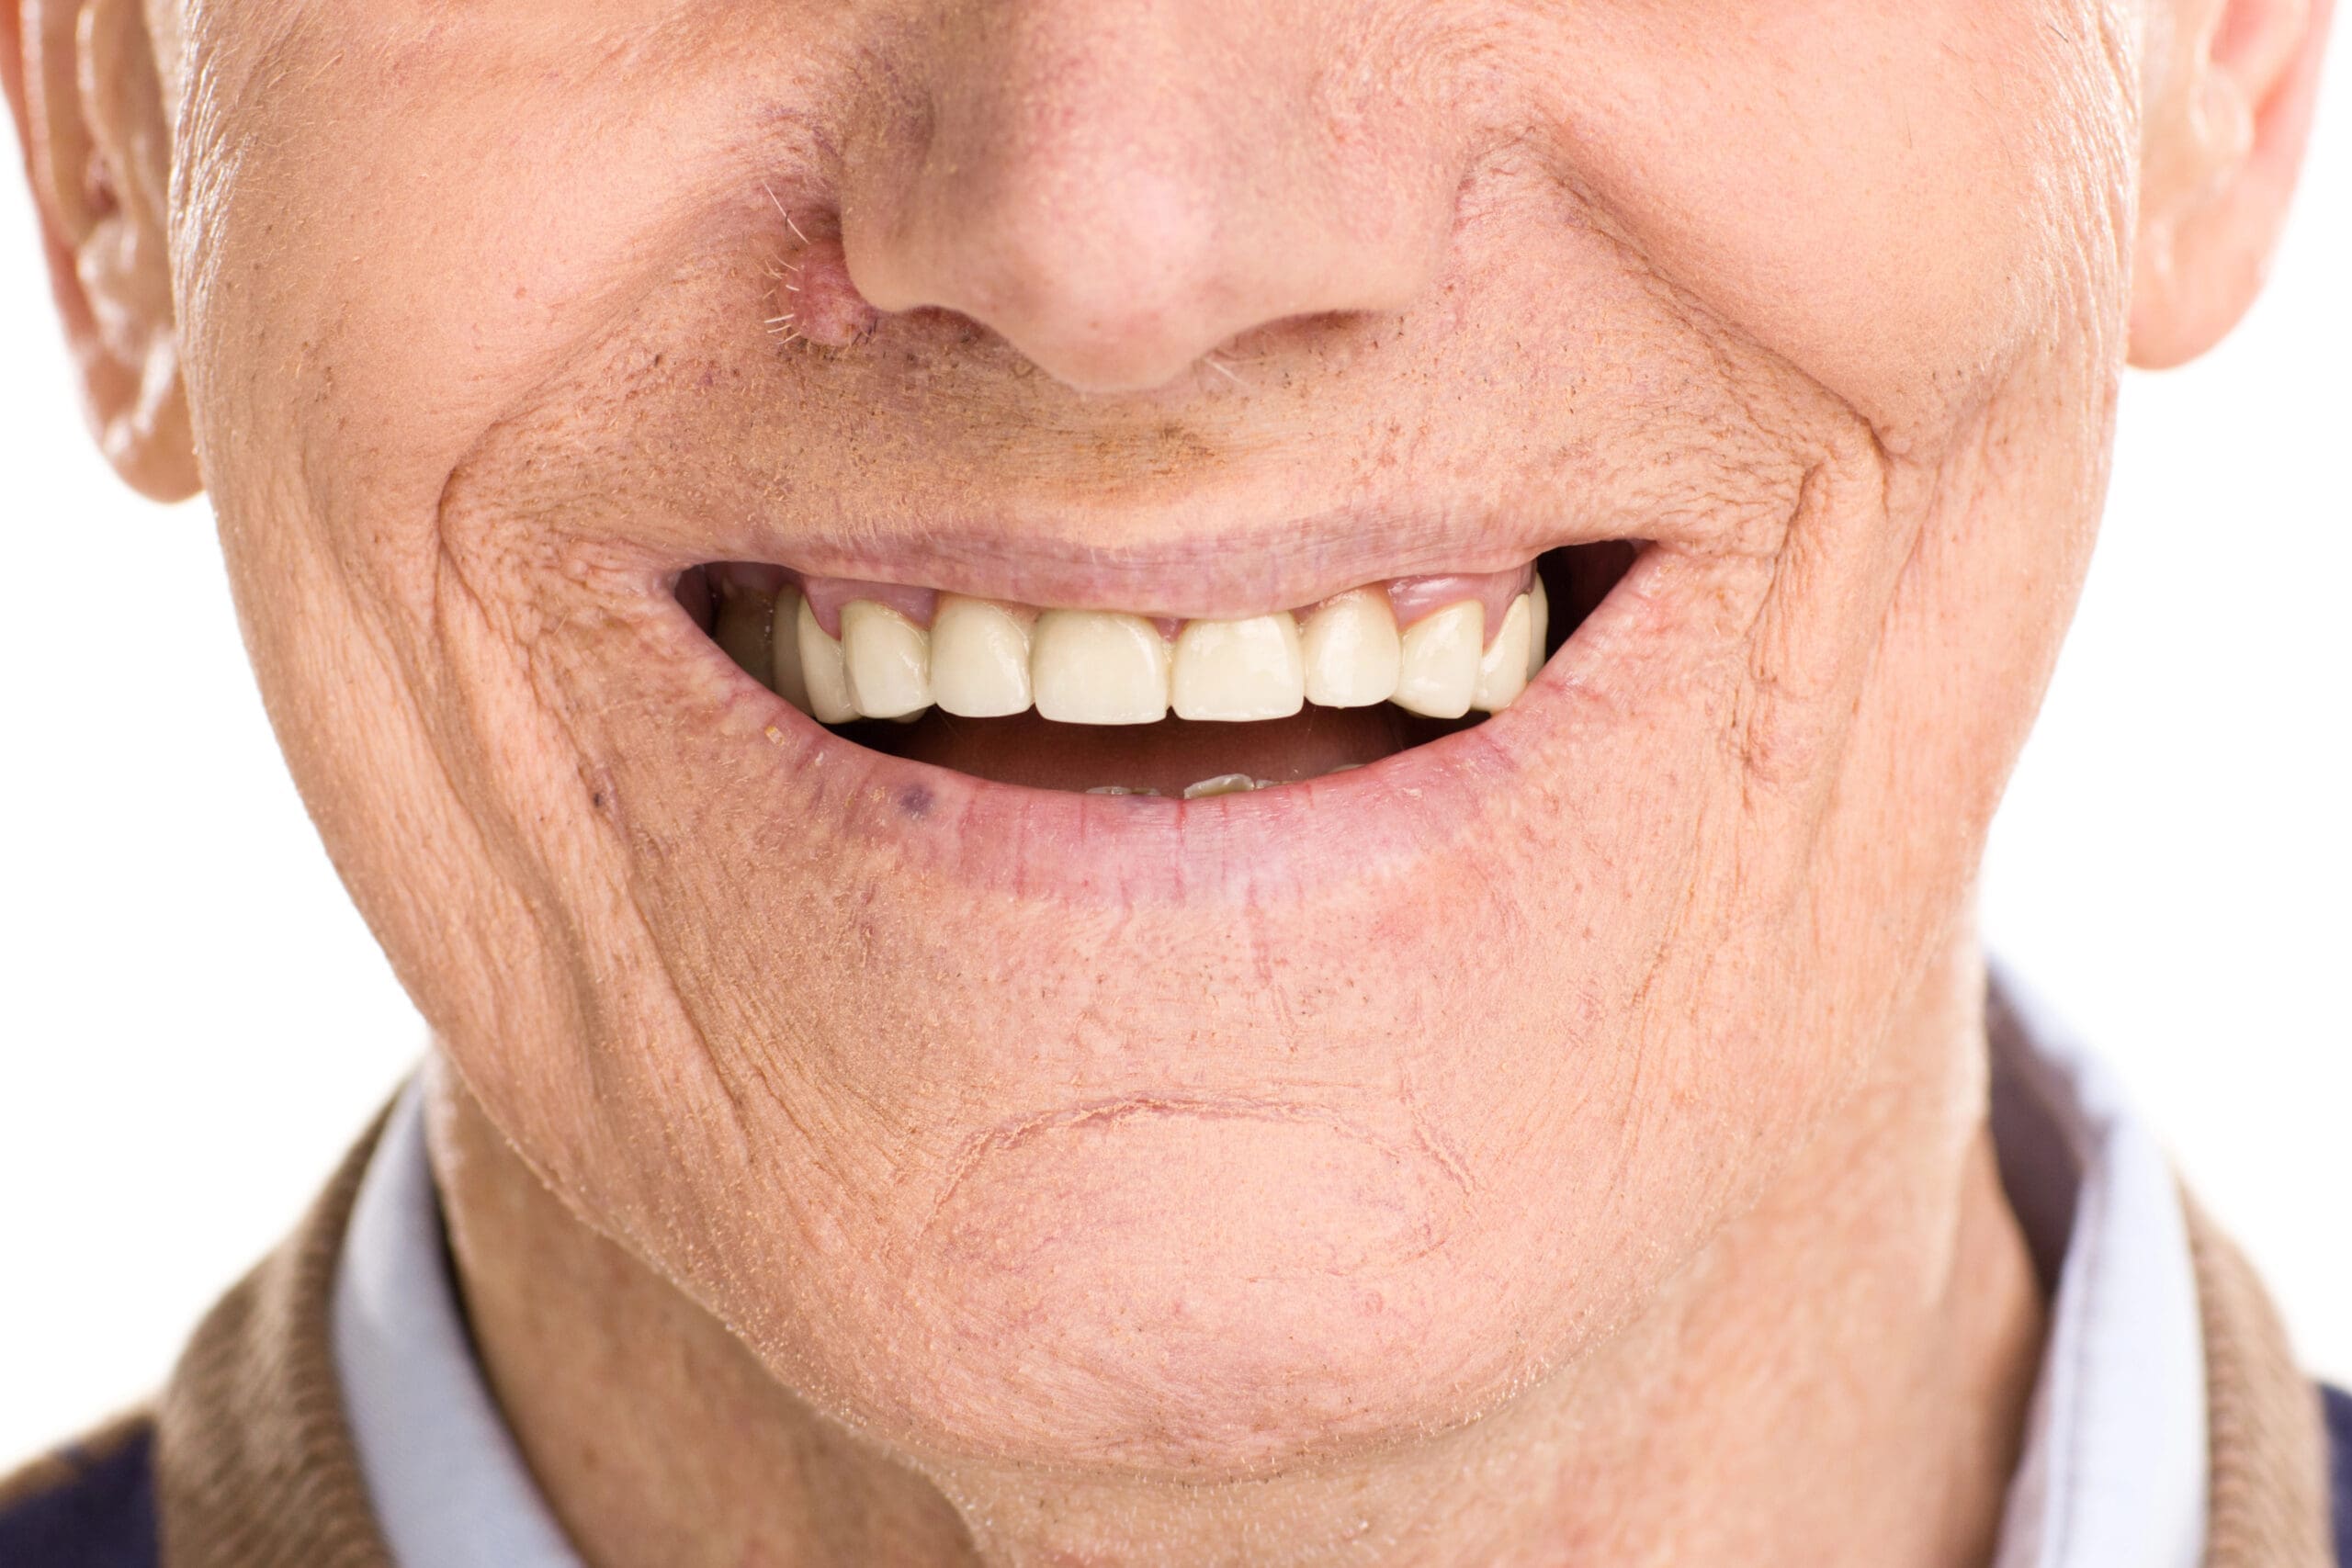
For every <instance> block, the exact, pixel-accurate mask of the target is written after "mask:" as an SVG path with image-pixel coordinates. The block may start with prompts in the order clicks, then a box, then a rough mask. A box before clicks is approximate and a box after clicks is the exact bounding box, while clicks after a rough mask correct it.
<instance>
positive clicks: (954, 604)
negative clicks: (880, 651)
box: [931, 593, 1029, 718]
mask: <svg viewBox="0 0 2352 1568" xmlns="http://www.w3.org/2000/svg"><path fill="white" fill-rule="evenodd" d="M931 698H932V701H933V702H935V703H937V704H938V705H940V707H941V708H942V709H944V711H946V712H948V713H953V714H961V715H962V716H964V717H966V718H1002V717H1003V716H1005V715H1007V714H1014V713H1020V712H1022V711H1023V709H1025V708H1027V707H1028V705H1029V628H1028V626H1026V625H1024V624H1023V621H1022V619H1021V617H1020V616H1018V615H1014V614H1013V613H1012V611H1010V610H1008V609H1006V608H1005V607H1004V606H1003V605H1001V604H989V602H988V601H987V600H985V599H965V598H962V597H959V596H957V595H956V594H952V593H950V594H942V595H941V596H940V600H939V608H938V610H937V611H936V612H934V613H933V615H932V620H931Z"/></svg>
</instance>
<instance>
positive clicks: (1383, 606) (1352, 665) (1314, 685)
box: [1299, 588, 1400, 708]
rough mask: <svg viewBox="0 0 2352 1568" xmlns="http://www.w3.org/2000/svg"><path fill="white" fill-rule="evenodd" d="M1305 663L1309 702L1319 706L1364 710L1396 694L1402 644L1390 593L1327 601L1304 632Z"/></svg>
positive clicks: (1360, 592)
mask: <svg viewBox="0 0 2352 1568" xmlns="http://www.w3.org/2000/svg"><path fill="white" fill-rule="evenodd" d="M1299 646H1300V649H1301V651H1302V653H1303V654H1304V656H1305V658H1306V700H1307V701H1308V702H1310V703H1313V704H1315V705H1317V706H1318V707H1327V708H1361V707H1370V706H1371V705H1373V704H1374V703H1385V702H1386V701H1387V700H1388V699H1389V698H1390V697H1393V696H1395V695H1396V694H1397V660H1398V658H1399V655H1400V645H1399V643H1398V641H1397V617H1396V616H1395V615H1392V614H1390V613H1389V609H1388V594H1387V592H1385V590H1382V589H1377V588H1359V589H1356V590H1354V591H1352V592H1347V593H1342V594H1340V596H1339V597H1338V598H1336V599H1331V600H1329V601H1327V602H1326V603H1325V604H1323V605H1322V606H1321V607H1319V608H1318V609H1317V610H1316V611H1315V613H1314V614H1313V615H1309V616H1307V617H1306V626H1305V628H1304V629H1303V630H1301V632H1300V633H1299Z"/></svg>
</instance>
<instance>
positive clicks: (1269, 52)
mask: <svg viewBox="0 0 2352 1568" xmlns="http://www.w3.org/2000/svg"><path fill="white" fill-rule="evenodd" d="M1348 9H1350V7H1346V6H1337V7H1335V6H1331V5H1330V4H1329V0H1000V3H998V4H992V5H982V6H972V5H969V4H965V3H959V0H942V4H941V6H940V7H939V15H938V17H936V18H935V19H934V20H935V25H933V27H931V28H928V29H927V30H926V31H925V33H924V35H923V38H922V42H920V43H916V44H910V45H908V46H907V50H908V51H909V53H910V54H912V55H913V56H914V57H915V58H913V59H912V60H910V61H902V62H901V63H903V64H909V65H911V66H912V67H913V69H911V70H910V71H908V72H906V73H905V74H904V75H903V76H901V77H900V78H899V79H900V81H901V83H902V84H912V85H902V86H901V88H900V94H901V96H899V98H898V99H897V101H895V102H893V103H890V104H889V105H888V106H887V107H883V108H881V109H880V110H878V111H877V114H876V117H875V119H874V120H872V121H869V126H868V129H869V130H870V131H871V132H872V134H871V135H870V137H869V138H867V139H866V141H867V144H866V145H865V147H862V148H858V149H856V150H855V151H856V152H857V153H858V154H859V155H856V156H852V157H851V158H849V159H848V160H847V161H846V167H845V170H844V174H843V176H842V177H843V187H842V243H843V248H844V251H845V254H846V259H847V264H848V267H849V272H850V276H851V278H852V280H853V281H854V283H855V284H856V286H857V288H858V291H859V292H860V293H862V294H863V295H865V298H866V299H868V300H869V301H871V302H872V303H873V304H874V305H875V306H876V308H878V309H880V310H886V311H899V310H913V309H916V308H918V307H922V306H932V307H937V308H940V309H944V310H952V311H956V312H957V313H959V314H961V315H964V316H966V317H968V318H970V319H971V320H972V321H978V322H979V323H981V324H982V325H984V326H986V327H987V328H989V330H991V331H992V332H994V333H997V334H998V335H1000V336H1001V337H1002V338H1003V339H1004V340H1005V341H1007V342H1008V343H1010V344H1012V346H1013V347H1014V348H1015V349H1017V350H1018V351H1019V352H1020V353H1021V354H1022V355H1024V356H1025V357H1027V358H1028V359H1029V360H1030V361H1031V362H1032V363H1034V364H1035V365H1036V366H1037V367H1039V368H1040V369H1042V370H1044V371H1046V373H1047V374H1049V375H1051V376H1054V377H1056V378H1058V379H1059V380H1061V381H1064V382H1066V383H1068V384H1069V385H1070V386H1072V387H1074V388H1078V389H1082V390H1086V391H1094V392H1129V391H1140V390H1146V389H1152V388H1157V387H1160V386H1163V385H1165V384H1167V383H1168V382H1170V381H1171V380H1173V379H1174V378H1177V377H1178V376H1180V375H1182V374H1183V373H1184V372H1185V370H1186V369H1187V368H1188V367H1191V366H1193V364H1194V362H1196V361H1198V360H1200V359H1201V358H1203V357H1204V355H1208V354H1209V353H1211V352H1212V351H1213V350H1215V349H1216V347H1217V346H1218V345H1219V344H1224V343H1226V342H1227V341H1228V340H1230V339H1232V338H1234V337H1236V336H1238V335H1239V334H1241V333H1247V332H1250V331H1252V330H1253V329H1257V328H1261V327H1265V326H1270V325H1272V324H1275V323H1278V322H1283V321H1293V320H1295V319H1298V318H1314V317H1323V316H1328V315H1330V314H1332V313H1335V312H1338V313H1346V312H1360V311H1387V310H1399V309H1402V308H1403V307H1405V306H1406V305H1408V304H1409V303H1410V302H1411V301H1412V300H1413V299H1414V298H1415V297H1416V296H1417V295H1418V294H1419V293H1420V292H1421V291H1422V290H1423V289H1425V288H1428V287H1429V286H1430V283H1431V281H1432V279H1433V278H1434V276H1436V274H1437V271H1438V270H1439V268H1440V267H1442V265H1443V262H1444V256H1445V250H1446V246H1447V243H1448V240H1449V236H1450V232H1451V229H1452V222H1453V203H1454V192H1455V187H1456V186H1457V185H1458V183H1459V169H1458V167H1456V166H1453V159H1452V158H1451V157H1450V155H1449V153H1448V152H1447V150H1446V149H1445V147H1444V146H1443V145H1442V142H1443V141H1444V138H1443V136H1442V127H1440V126H1439V125H1437V124H1436V122H1435V118H1434V117H1433V116H1432V115H1431V114H1430V113H1429V112H1426V111H1424V110H1420V109H1417V108H1416V107H1414V106H1413V105H1411V104H1410V103H1408V101H1407V98H1406V96H1405V95H1404V94H1403V93H1402V92H1401V91H1399V90H1397V89H1396V88H1395V87H1393V86H1385V85H1384V81H1388V82H1394V81H1400V80H1402V79H1403V78H1404V77H1405V76H1406V75H1407V74H1408V73H1404V72H1402V71H1398V72H1395V73H1385V72H1383V71H1382V70H1380V69H1379V68H1378V62H1376V61H1373V60H1370V59H1368V58H1366V57H1365V55H1364V54H1363V52H1362V51H1357V52H1354V53H1351V52H1350V51H1347V50H1342V49H1335V48H1333V47H1331V39H1332V32H1333V29H1332V28H1330V26H1329V17H1331V16H1332V15H1333V13H1334V12H1336V11H1345V10H1348ZM1318 17H1319V18H1321V20H1320V21H1318V20H1317V18H1318ZM881 74H882V75H883V76H885V77H888V76H890V75H893V74H896V73H894V72H888V71H886V72H884V73H881Z"/></svg>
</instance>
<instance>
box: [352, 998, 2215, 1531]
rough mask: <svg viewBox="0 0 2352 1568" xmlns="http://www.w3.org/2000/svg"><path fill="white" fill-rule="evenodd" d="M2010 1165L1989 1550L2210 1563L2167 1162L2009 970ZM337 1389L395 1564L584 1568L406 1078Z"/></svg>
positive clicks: (380, 1171) (357, 1218)
mask: <svg viewBox="0 0 2352 1568" xmlns="http://www.w3.org/2000/svg"><path fill="white" fill-rule="evenodd" d="M1992 1035H1993V1045H1994V1111H1993V1126H1994V1135H1995V1141H1996V1144H1997V1145H1998V1146H1999V1149H2000V1156H2001V1171H2002V1178H2003V1180H2004V1181H2005V1182H2006V1183H2007V1186H2008V1190H2009V1193H2010V1201H2011V1203H2012V1204H2013V1205H2014V1206H2015V1208H2016V1209H2017V1211H2018V1218H2019V1220H2020V1221H2021V1222H2022V1224H2024V1227H2025V1230H2026V1234H2027V1238H2028V1241H2029V1243H2030V1245H2031V1246H2032V1247H2033V1249H2034V1251H2035V1254H2036V1257H2037V1258H2038V1259H2039V1260H2040V1262H2041V1267H2042V1269H2043V1274H2044V1279H2045V1282H2046V1281H2047V1280H2049V1279H2050V1278H2051V1277H2052V1276H2054V1277H2055V1280H2056V1289H2055V1292H2054V1295H2053V1298H2052V1307H2051V1317H2050V1337H2049V1343H2048V1347H2047V1348H2046V1350H2045V1352H2044V1355H2043V1359H2042V1365H2041V1379H2040V1381H2039V1383H2038V1384H2037V1386H2036V1389H2035V1392H2034V1397H2033V1407H2032V1414H2031V1416H2030V1423H2029V1426H2028V1428H2027V1433H2026V1448H2025V1458H2024V1460H2023V1462H2022V1463H2021V1464H2020V1465H2019V1466H2018V1473H2017V1475H2016V1477H2015V1478H2014V1480H2013V1481H2012V1483H2011V1484H2010V1489H2009V1496H2008V1502H2007V1508H2006V1510H2005V1512H2004V1515H2003V1518H2002V1525H2001V1536H2000V1551H1999V1553H1998V1555H1997V1556H1996V1560H1995V1568H2118V1565H2129V1568H2197V1565H2198V1563H2199V1562H2200V1561H2201V1560H2202V1559H2203V1556H2204V1550H2205V1510H2206V1430H2205V1347H2204V1337H2203V1334H2202V1331H2201V1329H2200V1327H2199V1317H2198V1304H2197V1282H2196V1276H2195V1274H2194V1272H2193V1271H2192V1269H2191V1268H2190V1264H2189V1256H2188V1230H2187V1225H2186V1221H2185V1218H2184V1216H2183V1213H2182V1210H2181V1204H2180V1198H2179V1194H2178V1191H2177V1189H2176V1188H2175V1186H2174V1184H2173V1177H2172V1171H2171V1168H2169V1167H2168V1166H2167V1165H2166V1163H2165V1158H2164V1156H2163V1153H2162V1151H2161V1150H2160V1149H2159V1148H2158V1147H2157V1145H2156V1143H2155V1141H2154V1138H2153V1137H2152V1136H2151V1135H2150V1134H2149V1132H2148V1130H2147V1128H2146V1127H2145V1126H2144V1125H2143V1124H2142V1123H2141V1122H2139V1121H2138V1120H2137V1119H2136V1118H2135V1117H2134V1116H2133V1115H2132V1113H2131V1111H2130V1109H2129V1108H2128V1106H2127V1105H2126V1104H2125V1103H2124V1100H2123V1098H2122V1096H2121V1094H2120V1092H2119V1090H2118V1088H2117V1085H2116V1083H2115V1081H2114V1079H2113V1078H2112V1077H2110V1076H2109V1074H2108V1073H2107V1071H2106V1070H2105V1069H2104V1068H2103V1067H2101V1066H2099V1065H2098V1062H2097V1061H2096V1060H2095V1059H2093V1058H2092V1057H2091V1056H2090V1055H2088V1054H2087V1053H2086V1052H2084V1051H2083V1050H2081V1049H2080V1048H2079V1047H2078V1046H2077V1045H2075V1043H2073V1042H2072V1041H2071V1040H2070V1039H2068V1038H2067V1037H2066V1036H2065V1035H2064V1033H2063V1032H2060V1031H2057V1030H2055V1029H2053V1028H2051V1027H2050V1026H2049V1025H2048V1024H2047V1023H2046V1022H2045V1021H2043V1020H2042V1018H2041V1016H2040V1014H2039V1013H2038V1011H2035V1010H2032V1009H2031V1008H2030V1006H2029V1005H2023V1004H2021V1003H2020V1000H2019V993H2018V990H2017V988H2016V987H2015V986H2014V985H2013V984H2012V983H2011V982H2010V981H2009V980H2008V979H2007V976H2004V978H2003V981H2002V983H2001V985H2000V986H1999V987H1997V989H1996V996H1995V1000H1994V1005H1993V1011H1992ZM334 1355H335V1366H336V1371H337V1372H338V1374H339V1376H340V1377H341V1380H342V1383H343V1393H344V1404H345V1409H346V1411H347V1413H348V1415H349V1417H350V1422H351V1431H352V1438H353V1442H354V1444H355V1446H356V1448H357V1450H358V1455H359V1467H360V1471H361V1473H362V1474H363V1475H364V1476H365V1477H366V1480H367V1483H368V1499H369V1501H370V1502H371V1503H372V1504H373V1505H374V1506H375V1511H376V1517H377V1519H378V1521H379V1524H380V1526H381V1528H382V1530H383V1534H384V1540H385V1542H386V1544H387V1545H388V1546H389V1547H390V1551H391V1558H392V1561H393V1562H394V1563H396V1564H398V1565H399V1568H582V1563H581V1561H580V1558H579V1556H578V1554H577V1553H576V1552H575V1551H573V1550H572V1548H571V1543H570V1542H569V1541H567V1540H565V1539H564V1534H563V1530H562V1528H561V1527H560V1525H558V1524H557V1522H556V1520H555V1517H554V1515H553V1513H552V1512H551V1511H550V1510H549V1509H548V1505H547V1502H546V1499H545V1498H544V1497H543V1496H542V1495H540V1493H539V1490H538V1487H537V1484H536V1483H534V1482H533V1481H532V1479H531V1474H530V1472H529V1470H528V1468H527V1467H526V1465H525V1464H524V1462H523V1458H522V1455H521V1453H520V1452H519V1451H518V1450H516V1448H515V1440H514V1438H513V1436H512V1434H511V1433H509V1431H508V1430H507V1427H506V1424H505V1422H504V1420H503V1418H502V1417H501V1416H500V1415H499V1412H498V1408H497V1405H496V1404H494V1403H493V1402H492V1398H491V1396H490V1392H489V1390H488V1388H487V1386H486V1385H485V1384H484V1382H483V1381H482V1377H481V1369H480V1367H479V1366H478V1365H477V1364H476V1362H475V1360H474V1355H473V1348H472V1344H471V1341H470V1339H469V1337H468V1334H467V1331H466V1327H465V1322H464V1318H463V1316H462V1315H461V1314H460V1313H459V1311H458V1300H457V1292H456V1289H455V1286H454V1284H453V1283H452V1280H451V1278H450V1273H449V1262H448V1255H447V1248H446V1246H445V1243H444V1240H443V1235H442V1228H441V1209H440V1202H439V1200H438V1198H437V1197H436V1196H435V1191H434V1187H433V1175H432V1171H431V1168H429V1166H428V1165H427V1163H426V1160H425V1154H424V1119H423V1116H422V1114H421V1111H420V1110H419V1105H418V1096H417V1089H416V1087H415V1086H414V1085H413V1084H412V1085H411V1086H410V1087H409V1089H407V1090H406V1091H405V1092H404V1093H402V1094H401V1098H400V1100H399V1102H398V1103H397V1104H396V1105H395V1106H394V1107H393V1110H392V1113H391V1117H390V1121H389V1122H388V1123H387V1124H386V1126H385V1128H384V1135H383V1140H382V1142H381V1143H380V1144H379V1145H378V1147H377V1150H376V1153H375V1156H373V1158H372V1159H371V1160H370V1161H369V1163H368V1173H367V1175H366V1177H365V1178H364V1179H362V1181H361V1183H360V1189H359V1194H358V1199H357V1202H356V1206H355V1208H354V1209H353V1212H352V1216H351V1229H350V1232H349V1234H348V1235H347V1236H346V1237H345V1243H344V1254H343V1267H342V1269H341V1271H340V1273H339V1274H338V1277H337V1279H336V1281H335V1294H334Z"/></svg>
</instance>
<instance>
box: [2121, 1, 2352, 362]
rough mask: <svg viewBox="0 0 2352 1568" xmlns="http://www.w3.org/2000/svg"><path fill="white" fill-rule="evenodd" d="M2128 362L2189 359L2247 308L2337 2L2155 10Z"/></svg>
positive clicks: (2192, 4)
mask: <svg viewBox="0 0 2352 1568" xmlns="http://www.w3.org/2000/svg"><path fill="white" fill-rule="evenodd" d="M2152 5H2153V9H2154V15H2153V16H2152V17H2151V18H2150V21H2151V28H2150V34H2149V39H2150V53H2149V79H2148V87H2147V98H2146V111H2145V118H2144V120H2143V126H2142V134H2141V186H2140V231H2139V235H2138V248H2137V251H2136V253H2135V254H2134V257H2133V264H2132V288H2131V363H2133V364H2134V365H2139V366H2144V367H2149V368H2154V369H2161V368H2163V367H2166V366H2172V365H2178V364H2181V363H2183V362H2185V361H2187V360H2190V359H2194V358H2196V357H2197V356H2198V355H2200V354H2202V353H2204V352H2205V351H2206V350H2207V349H2209V348H2211V347H2212V346H2213V345H2214V344H2217V343H2219V342H2221V341H2222V338H2223V337H2225V336H2226V335H2228V333H2229V331H2230V329H2231V328H2232V327H2233V326H2235V325H2237V322H2238V318H2239V317H2241V316H2243V315H2245V311H2246V308H2247V307H2248V306H2249V305H2252V304H2253V303H2254V299H2255V296H2256V294H2257V293H2259V292H2260V291H2261V288H2262V280H2263V276H2264V275H2265V273H2266V272H2267V269H2268V266H2269V264H2270V255H2271V252H2272V250H2273V249H2274V248H2275V247H2276V245H2277V244H2278V231H2279V229H2280V228H2281V226H2283V225H2284V224H2285V222H2286V220H2287V206H2288V200H2289V198H2290V197H2291V196H2292V195H2293V193H2294V188H2295V174H2296V171H2297V170H2298V169H2299V168H2300V167H2301V164H2302V159H2303V145H2304V143H2305V142H2306V141H2308V140H2309V138H2310V133H2311V125H2312V100H2313V99H2314V98H2315V97H2316V96H2317V95H2318V89H2319V65H2320V57H2321V55H2322V54H2323V53H2324V46H2325V43H2326V40H2327V26H2328V19H2329V14H2330V13H2331V11H2333V9H2334V0H2152Z"/></svg>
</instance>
